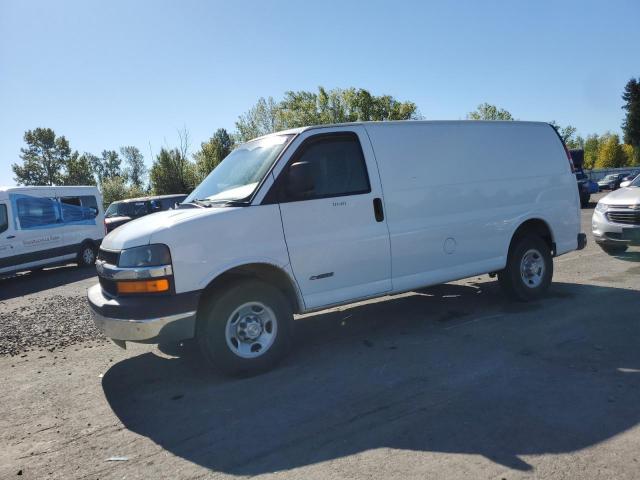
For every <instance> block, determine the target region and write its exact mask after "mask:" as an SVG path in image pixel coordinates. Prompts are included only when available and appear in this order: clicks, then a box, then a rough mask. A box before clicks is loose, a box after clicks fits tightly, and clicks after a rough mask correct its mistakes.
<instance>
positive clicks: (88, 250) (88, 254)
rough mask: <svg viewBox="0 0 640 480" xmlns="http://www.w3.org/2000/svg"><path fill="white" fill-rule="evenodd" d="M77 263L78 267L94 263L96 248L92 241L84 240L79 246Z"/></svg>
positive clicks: (89, 265)
mask: <svg viewBox="0 0 640 480" xmlns="http://www.w3.org/2000/svg"><path fill="white" fill-rule="evenodd" d="M77 263H78V266H79V267H91V266H93V265H95V263H96V248H95V247H94V246H93V244H92V243H89V242H85V243H83V244H82V245H81V246H80V251H79V252H78V260H77Z"/></svg>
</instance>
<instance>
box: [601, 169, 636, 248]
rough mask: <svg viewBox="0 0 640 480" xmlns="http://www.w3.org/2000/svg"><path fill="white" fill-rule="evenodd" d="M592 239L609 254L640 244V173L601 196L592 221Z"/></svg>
mask: <svg viewBox="0 0 640 480" xmlns="http://www.w3.org/2000/svg"><path fill="white" fill-rule="evenodd" d="M591 230H592V233H593V238H594V240H595V241H596V243H597V244H598V245H600V247H602V249H603V250H604V251H605V252H607V253H610V254H617V253H623V252H624V251H625V250H626V249H627V247H628V246H629V245H640V176H637V177H636V178H635V179H634V180H633V181H632V182H631V183H630V184H629V186H628V187H622V188H620V189H618V190H616V191H614V192H611V193H610V194H608V195H607V196H605V197H604V198H602V199H600V201H599V202H598V204H597V205H596V209H595V211H594V212H593V218H592V220H591Z"/></svg>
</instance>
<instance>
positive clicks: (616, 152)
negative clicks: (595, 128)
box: [595, 133, 625, 168]
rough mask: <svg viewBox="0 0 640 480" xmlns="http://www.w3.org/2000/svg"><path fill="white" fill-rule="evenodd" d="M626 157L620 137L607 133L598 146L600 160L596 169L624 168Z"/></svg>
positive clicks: (597, 161)
mask: <svg viewBox="0 0 640 480" xmlns="http://www.w3.org/2000/svg"><path fill="white" fill-rule="evenodd" d="M624 162H625V157H624V152H623V150H622V146H621V145H620V137H618V135H614V134H611V133H605V134H604V135H603V136H602V137H601V138H600V142H599V145H598V159H597V160H596V164H595V168H617V167H622V166H624V165H623V164H624Z"/></svg>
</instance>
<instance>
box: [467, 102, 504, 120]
mask: <svg viewBox="0 0 640 480" xmlns="http://www.w3.org/2000/svg"><path fill="white" fill-rule="evenodd" d="M467 118H468V119H469V120H514V118H513V116H512V115H511V113H509V112H508V111H507V110H505V109H504V108H499V107H496V106H495V105H491V104H489V103H482V104H480V105H478V108H477V109H476V110H475V111H473V112H469V113H468V114H467Z"/></svg>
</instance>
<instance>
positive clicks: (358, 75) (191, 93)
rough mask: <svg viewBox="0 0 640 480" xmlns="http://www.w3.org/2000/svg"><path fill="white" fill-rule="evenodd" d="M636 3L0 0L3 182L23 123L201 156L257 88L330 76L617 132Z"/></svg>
mask: <svg viewBox="0 0 640 480" xmlns="http://www.w3.org/2000/svg"><path fill="white" fill-rule="evenodd" d="M639 18H640V2H639V1H637V0H610V1H601V2H590V1H584V0H583V1H566V2H562V1H555V2H552V1H541V0H536V1H530V2H524V1H514V0H512V1H473V0H469V1H458V2H453V1H451V2H445V1H439V2H427V1H415V2H409V1H406V2H405V1H400V0H396V1H393V2H391V1H387V2H380V1H367V2H363V1H358V2H356V1H353V2H350V1H347V0H342V1H326V0H323V1H321V2H301V1H295V2H294V1H291V2H286V1H282V2H277V1H273V2H271V1H255V2H244V1H239V0H233V1H231V0H228V1H226V2H213V1H205V0H201V1H177V0H176V1H171V2H169V1H153V2H151V1H135V2H134V1H113V0H112V1H108V2H107V1H100V2H99V1H88V0H83V1H60V2H51V1H29V0H14V1H8V0H0V185H2V184H5V185H6V184H13V172H12V171H11V164H12V163H14V162H16V161H19V154H20V147H22V146H23V140H22V137H23V134H24V131H25V130H27V129H32V128H35V127H50V128H53V129H54V130H55V131H56V133H57V134H63V135H65V136H66V137H67V139H68V140H69V141H70V143H71V147H72V148H73V149H77V150H79V151H81V152H83V151H88V152H92V153H95V154H99V153H100V152H101V151H102V150H103V149H118V148H119V147H120V146H121V145H135V146H137V147H138V148H140V149H141V151H142V152H143V153H144V154H145V158H146V161H147V163H150V158H149V144H151V147H152V149H153V150H154V151H156V152H157V151H158V150H159V148H160V147H161V146H163V145H174V144H175V143H176V142H177V133H176V132H177V129H179V128H182V127H186V128H187V129H188V130H189V132H190V136H191V141H192V150H195V149H196V148H197V146H198V145H199V143H200V142H201V141H204V140H206V139H207V138H208V137H209V136H210V135H211V134H212V133H213V131H215V130H216V129H217V128H219V127H225V128H227V129H229V130H230V131H231V130H233V129H234V122H235V120H236V118H237V117H238V115H240V114H241V113H243V112H245V111H246V110H247V109H248V108H250V107H251V106H252V105H253V104H254V103H255V101H256V100H257V99H258V97H261V96H265V97H266V96H273V97H275V98H276V99H277V98H280V97H281V96H282V94H283V93H284V91H286V90H300V89H310V90H313V89H315V88H316V87H317V86H318V85H323V86H325V87H327V88H333V87H349V86H354V87H362V88H366V89H368V90H370V91H371V92H372V93H374V94H390V95H393V96H395V97H396V98H398V99H401V100H412V101H414V102H416V103H417V104H418V106H419V108H420V111H421V113H422V115H423V116H424V117H425V118H427V119H459V118H464V117H465V115H466V114H467V112H469V111H471V110H473V109H474V108H475V107H476V106H477V105H478V104H479V103H482V102H489V103H494V104H496V105H498V106H500V107H502V108H506V109H507V110H509V111H510V112H511V113H512V114H513V115H514V116H515V117H516V118H518V119H522V120H544V121H549V120H556V121H557V122H559V123H560V124H562V125H564V124H568V123H570V124H572V125H574V126H576V127H577V128H578V131H579V133H581V134H583V135H585V134H588V133H592V132H598V133H602V132H604V131H607V130H611V131H615V132H619V130H620V123H621V121H622V118H623V111H622V110H621V109H620V106H621V103H622V101H621V99H620V95H621V93H622V89H623V87H624V85H625V83H626V82H627V81H628V80H629V78H631V77H632V76H636V77H640V51H639V50H638V47H639V46H640V29H639V28H638V19H639Z"/></svg>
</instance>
